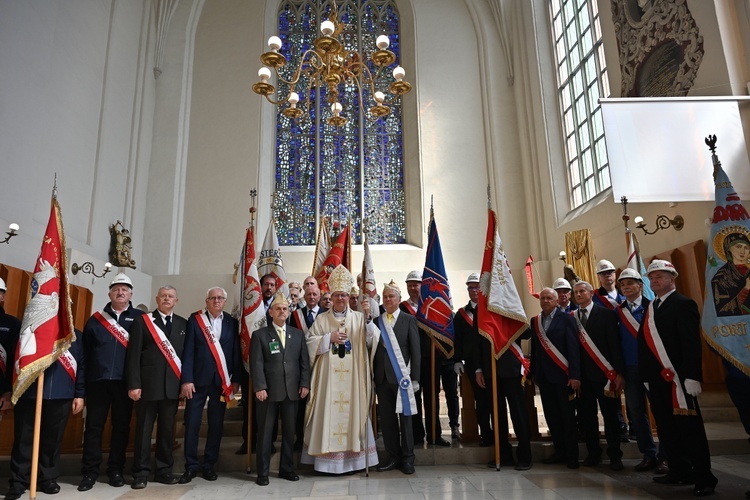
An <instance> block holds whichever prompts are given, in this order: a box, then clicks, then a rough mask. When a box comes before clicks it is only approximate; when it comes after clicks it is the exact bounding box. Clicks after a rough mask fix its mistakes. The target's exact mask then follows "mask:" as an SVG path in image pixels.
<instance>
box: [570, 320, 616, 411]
mask: <svg viewBox="0 0 750 500" xmlns="http://www.w3.org/2000/svg"><path fill="white" fill-rule="evenodd" d="M575 318H576V323H577V324H578V340H580V341H581V345H582V346H583V350H584V351H586V354H588V355H589V357H590V358H591V359H592V360H594V363H596V366H598V367H599V369H600V370H601V371H602V372H603V373H604V376H605V377H607V383H606V384H605V385H604V395H605V396H608V397H610V398H616V397H617V393H616V392H615V391H613V390H612V381H613V380H614V379H615V378H617V372H616V371H615V369H614V368H613V367H612V365H611V364H610V362H609V361H607V358H605V357H604V355H603V354H602V352H601V351H600V350H599V348H598V347H596V344H594V341H593V340H591V337H590V336H589V334H588V332H587V331H586V329H585V328H584V327H583V325H582V324H581V321H580V320H579V319H578V316H575Z"/></svg>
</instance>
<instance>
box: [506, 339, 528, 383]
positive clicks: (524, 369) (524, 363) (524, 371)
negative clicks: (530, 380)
mask: <svg viewBox="0 0 750 500" xmlns="http://www.w3.org/2000/svg"><path fill="white" fill-rule="evenodd" d="M508 349H509V350H510V352H512V353H513V354H514V355H515V357H516V358H518V361H519V362H520V363H521V385H525V383H526V375H528V374H529V367H530V366H531V362H530V361H529V360H528V359H526V356H524V355H523V351H522V350H521V346H519V345H518V344H516V343H515V342H511V343H510V347H509V348H508Z"/></svg>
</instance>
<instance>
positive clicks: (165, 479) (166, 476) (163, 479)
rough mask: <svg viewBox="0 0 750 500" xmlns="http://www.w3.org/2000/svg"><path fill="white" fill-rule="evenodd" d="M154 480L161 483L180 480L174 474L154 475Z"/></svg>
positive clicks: (175, 482) (171, 482) (172, 482)
mask: <svg viewBox="0 0 750 500" xmlns="http://www.w3.org/2000/svg"><path fill="white" fill-rule="evenodd" d="M154 481H156V482H157V483H161V484H177V481H179V479H178V478H176V477H175V476H173V475H172V474H160V475H158V476H154Z"/></svg>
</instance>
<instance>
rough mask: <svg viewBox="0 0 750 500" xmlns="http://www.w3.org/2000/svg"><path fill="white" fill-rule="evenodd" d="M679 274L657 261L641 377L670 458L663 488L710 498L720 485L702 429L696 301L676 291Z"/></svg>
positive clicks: (642, 336) (641, 340)
mask: <svg viewBox="0 0 750 500" xmlns="http://www.w3.org/2000/svg"><path fill="white" fill-rule="evenodd" d="M677 276H678V273H677V270H676V269H675V267H674V266H673V265H672V263H671V262H669V261H666V260H660V259H656V260H654V261H652V262H651V264H649V266H648V279H649V280H650V281H651V289H652V290H653V291H654V294H655V295H656V298H655V299H654V301H653V302H651V304H649V306H648V309H646V315H645V317H644V319H643V323H642V324H641V328H640V330H639V331H638V373H639V374H640V376H641V380H643V382H644V383H645V385H646V389H647V390H649V392H650V394H649V396H650V397H649V400H650V401H651V410H652V411H653V413H654V419H655V420H656V427H657V428H658V430H659V439H660V440H661V441H662V442H663V443H664V447H665V449H666V452H667V456H668V457H669V473H668V474H667V475H665V476H656V477H654V481H655V482H657V483H661V484H692V483H693V482H694V483H695V487H694V488H693V495H695V496H707V495H710V494H712V493H713V492H714V488H716V484H717V483H718V482H719V481H718V479H716V476H714V475H713V474H712V473H711V453H710V452H709V449H708V440H707V439H706V429H705V427H704V426H703V418H702V417H701V411H700V407H699V406H698V395H699V394H700V393H701V380H702V379H703V372H702V364H701V362H702V351H703V348H702V342H701V333H700V313H699V312H698V306H697V305H696V303H695V301H693V300H692V299H690V298H689V297H685V296H684V295H681V294H679V293H677V292H676V291H675V278H677Z"/></svg>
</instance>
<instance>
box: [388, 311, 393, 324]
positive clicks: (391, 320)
mask: <svg viewBox="0 0 750 500" xmlns="http://www.w3.org/2000/svg"><path fill="white" fill-rule="evenodd" d="M388 324H389V325H391V326H393V314H391V313H388Z"/></svg>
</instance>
